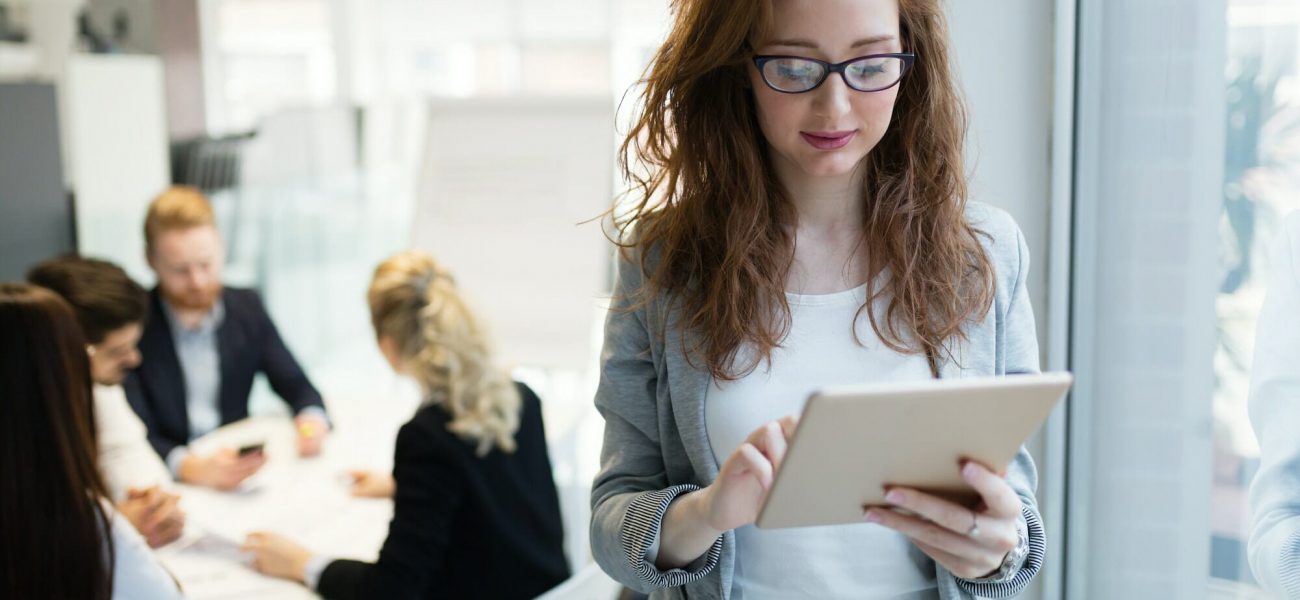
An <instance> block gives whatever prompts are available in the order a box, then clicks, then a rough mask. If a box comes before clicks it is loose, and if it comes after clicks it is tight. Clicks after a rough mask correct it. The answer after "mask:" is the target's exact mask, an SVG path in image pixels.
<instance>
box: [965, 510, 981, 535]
mask: <svg viewBox="0 0 1300 600" xmlns="http://www.w3.org/2000/svg"><path fill="white" fill-rule="evenodd" d="M979 534H980V517H979V515H978V514H976V513H975V511H973V510H972V511H970V529H967V530H966V537H970V538H973V537H975V536H977V535H979Z"/></svg>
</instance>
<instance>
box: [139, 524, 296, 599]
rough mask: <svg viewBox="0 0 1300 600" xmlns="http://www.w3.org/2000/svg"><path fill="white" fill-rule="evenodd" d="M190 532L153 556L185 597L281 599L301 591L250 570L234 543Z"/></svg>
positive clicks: (247, 559)
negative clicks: (179, 585) (169, 573)
mask: <svg viewBox="0 0 1300 600" xmlns="http://www.w3.org/2000/svg"><path fill="white" fill-rule="evenodd" d="M194 529H197V528H194V527H192V528H191V531H190V532H187V533H186V535H185V537H183V538H181V539H180V540H177V541H176V542H173V543H172V544H169V545H168V546H166V547H164V548H161V549H160V550H159V551H158V553H157V554H158V558H159V560H161V561H162V563H163V565H164V566H165V567H167V570H168V571H170V572H171V574H172V576H174V577H175V578H176V579H177V580H178V581H183V582H184V590H183V591H184V592H185V596H186V597H187V598H195V599H200V600H213V599H219V598H282V597H285V595H286V594H287V595H290V597H292V595H293V594H298V595H301V594H303V593H304V592H305V590H303V589H302V586H300V585H298V584H296V583H293V582H289V581H285V580H281V579H273V578H270V577H266V576H263V575H261V574H259V573H257V572H256V571H254V570H253V569H252V568H251V567H250V566H249V560H250V558H249V556H248V555H247V554H245V553H243V552H240V550H239V544H238V543H237V542H235V541H234V540H231V539H229V538H226V537H224V536H221V535H218V534H213V533H211V532H197V531H193V530H194Z"/></svg>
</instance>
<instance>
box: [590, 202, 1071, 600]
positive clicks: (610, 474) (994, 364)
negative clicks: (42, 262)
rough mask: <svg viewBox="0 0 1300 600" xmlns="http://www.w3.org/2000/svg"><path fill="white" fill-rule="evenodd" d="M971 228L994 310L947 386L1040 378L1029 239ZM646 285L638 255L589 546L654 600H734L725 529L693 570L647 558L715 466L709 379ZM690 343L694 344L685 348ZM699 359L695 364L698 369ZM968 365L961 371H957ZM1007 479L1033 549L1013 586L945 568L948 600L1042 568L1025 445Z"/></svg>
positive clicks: (610, 387)
mask: <svg viewBox="0 0 1300 600" xmlns="http://www.w3.org/2000/svg"><path fill="white" fill-rule="evenodd" d="M966 218H967V220H968V221H969V222H970V223H971V224H972V225H974V226H975V227H976V228H978V229H980V230H981V231H983V232H985V233H987V234H988V237H987V238H986V237H984V236H981V241H982V243H983V244H984V248H985V250H986V251H987V252H988V254H989V257H990V258H991V259H992V262H993V264H994V266H995V269H996V272H997V291H996V299H995V300H994V303H993V307H992V309H991V310H990V311H989V313H988V314H987V315H986V316H985V317H984V319H983V320H982V321H980V322H979V323H977V324H973V325H972V326H971V327H970V328H969V329H968V331H967V334H968V340H967V342H966V343H964V344H961V345H959V346H958V347H957V348H956V352H955V354H956V356H957V361H956V362H952V361H948V362H945V364H943V366H942V368H941V374H942V376H943V377H944V378H955V377H965V376H981V375H1007V374H1014V373H1036V372H1038V342H1037V338H1036V336H1035V326H1034V315H1033V309H1032V308H1031V307H1030V305H1029V295H1028V292H1027V291H1026V290H1025V278H1026V276H1027V274H1028V269H1029V254H1028V251H1027V248H1026V246H1025V239H1024V236H1023V235H1022V234H1021V232H1020V228H1019V227H1018V226H1017V225H1016V223H1015V221H1014V220H1013V219H1012V218H1011V216H1010V215H1008V214H1007V213H1006V212H1004V211H1002V210H999V209H996V208H993V207H990V206H987V205H983V204H978V203H973V202H972V203H970V204H969V207H968V208H967V210H966ZM641 285H642V275H641V272H640V269H639V267H638V265H637V264H636V262H635V257H633V259H632V261H630V262H629V261H620V264H619V275H618V278H617V282H616V284H615V289H614V299H613V304H612V307H611V309H610V311H609V314H608V315H607V317H606V320H605V345H604V349H603V350H602V352H601V372H600V385H599V387H598V388H597V390H596V408H597V409H598V410H599V411H600V413H601V415H602V416H603V417H604V418H605V441H604V447H603V448H602V450H601V467H600V472H599V473H597V475H596V479H595V481H594V483H593V484H592V491H591V512H592V516H591V548H592V553H593V554H594V555H595V558H596V562H597V563H599V564H600V566H601V568H602V569H604V570H605V572H606V573H608V574H609V575H610V576H611V577H613V578H614V579H616V580H618V581H619V582H621V583H623V584H624V585H627V586H628V587H631V588H633V589H635V590H638V591H641V592H645V593H649V594H651V595H652V597H654V598H660V599H662V598H686V597H690V598H711V599H726V598H728V597H729V596H730V592H731V580H732V570H733V566H734V562H735V553H736V547H735V539H734V535H733V534H732V533H731V532H727V533H726V534H724V535H723V536H722V537H721V538H719V539H718V541H717V542H715V543H714V545H713V547H712V548H711V549H710V550H709V551H708V553H706V554H705V556H704V557H702V558H701V559H700V560H698V561H696V562H695V563H694V564H691V565H688V566H687V567H686V568H684V569H672V570H669V571H661V570H659V569H657V568H655V566H654V565H653V564H651V563H649V562H647V561H646V560H645V556H646V553H647V551H648V550H649V548H650V546H651V544H652V543H653V542H654V540H656V539H658V537H659V529H660V527H661V526H662V524H663V517H664V513H665V512H667V510H668V504H669V503H670V502H672V500H673V499H674V498H676V497H677V496H679V495H681V494H684V493H687V492H690V491H693V490H696V489H700V488H701V487H703V486H706V485H708V484H709V483H710V482H712V481H713V479H714V478H715V477H717V475H718V468H719V465H718V464H717V461H716V460H714V458H713V452H712V451H711V450H710V446H709V440H708V433H707V431H706V429H705V422H704V395H705V389H706V387H707V386H708V384H709V382H710V377H709V375H708V373H707V372H706V371H701V370H699V369H697V368H694V367H692V366H691V365H690V364H688V363H687V360H686V357H685V356H684V355H683V352H682V348H683V345H682V342H683V338H682V336H683V335H686V336H690V335H691V333H690V332H686V333H683V332H681V331H680V330H679V329H678V328H677V327H676V326H675V324H676V321H675V319H676V315H675V313H674V307H673V306H671V302H669V301H668V300H669V299H665V298H658V299H656V300H655V301H653V302H651V303H649V304H647V305H645V306H643V307H640V308H638V309H637V310H628V309H629V307H630V306H631V303H630V301H629V300H628V298H629V297H630V296H631V295H632V294H634V293H635V291H636V290H637V289H639V288H640V286H641ZM685 341H686V342H687V343H688V344H690V343H691V342H692V341H693V340H692V339H690V338H689V337H688V338H687V339H686V340H685ZM697 362H698V361H697ZM957 363H960V364H957ZM1007 481H1008V483H1010V484H1011V487H1012V488H1014V489H1015V490H1016V492H1017V493H1018V494H1019V496H1020V500H1021V502H1022V503H1023V504H1024V511H1023V514H1024V519H1025V524H1026V526H1027V529H1028V532H1029V547H1030V553H1029V557H1028V559H1027V560H1026V561H1025V563H1024V565H1023V566H1022V567H1021V568H1020V569H1019V571H1018V572H1017V573H1015V574H1014V576H1013V577H1011V578H1010V579H1008V580H1006V581H1003V582H1000V583H990V582H978V581H968V580H963V579H959V578H957V577H955V576H954V575H952V574H951V573H949V572H948V571H947V570H946V569H944V568H943V567H942V566H939V565H938V564H936V565H935V574H936V579H937V581H938V586H939V595H940V597H941V598H943V599H944V600H955V599H962V600H967V599H973V598H974V597H976V596H984V597H992V598H1005V597H1009V596H1013V595H1015V594H1017V593H1019V592H1020V591H1021V590H1023V589H1024V587H1025V586H1026V585H1027V584H1028V583H1029V580H1030V579H1032V578H1033V577H1034V575H1035V574H1036V573H1037V572H1038V570H1039V569H1040V568H1041V567H1042V564H1043V554H1044V549H1045V538H1044V536H1043V527H1042V521H1041V519H1040V517H1039V513H1038V503H1037V502H1036V501H1035V498H1034V490H1035V488H1036V487H1037V481H1038V475H1037V472H1036V471H1035V469H1034V463H1033V460H1032V459H1031V458H1030V457H1029V453H1028V452H1026V451H1025V450H1024V449H1023V448H1021V450H1020V453H1019V455H1018V456H1017V457H1016V460H1015V462H1013V463H1012V464H1011V466H1010V468H1009V470H1008V473H1007Z"/></svg>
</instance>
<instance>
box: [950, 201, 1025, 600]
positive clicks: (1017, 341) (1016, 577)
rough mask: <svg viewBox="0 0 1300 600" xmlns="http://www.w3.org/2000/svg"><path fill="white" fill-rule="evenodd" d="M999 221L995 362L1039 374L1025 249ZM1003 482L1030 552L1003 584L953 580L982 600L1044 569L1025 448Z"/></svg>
mask: <svg viewBox="0 0 1300 600" xmlns="http://www.w3.org/2000/svg"><path fill="white" fill-rule="evenodd" d="M1003 218H1004V220H1005V221H1006V222H1007V223H1008V225H1007V230H1005V231H1006V232H1007V233H1006V234H1005V235H1003V236H1001V238H1000V239H998V240H997V241H999V242H1000V241H1001V240H1002V239H1007V240H1009V239H1013V238H1014V239H1015V245H1014V248H1015V250H1014V252H1011V253H1010V254H1011V258H1010V260H1008V261H1007V262H1008V263H1009V264H1010V265H1011V267H1010V268H1009V269H1007V271H1008V272H1009V273H1014V274H1015V277H1014V279H1013V280H1011V282H1010V283H1009V285H1007V284H1003V285H1007V287H1009V288H1010V294H1009V300H1008V301H1007V303H1006V308H1005V309H1003V314H1002V315H1000V316H999V317H1000V324H999V325H998V332H997V333H998V341H997V346H998V347H997V352H998V354H999V357H998V362H999V363H1000V364H1001V365H1002V366H1003V369H1002V370H1003V372H1002V373H999V374H1000V375H1021V374H1030V373H1038V372H1039V364H1038V331H1037V327H1036V325H1035V324H1034V309H1033V307H1032V306H1030V303H1029V290H1028V289H1027V288H1026V285H1025V282H1026V281H1027V279H1028V277H1029V246H1028V244H1026V243H1025V236H1024V234H1023V233H1021V231H1020V227H1019V226H1017V225H1016V224H1015V221H1013V220H1012V219H1011V217H1010V216H1009V215H1003ZM999 280H1000V281H1001V280H1002V279H1001V278H999ZM1007 483H1008V484H1009V485H1010V486H1011V488H1012V489H1014V490H1015V491H1016V495H1018V496H1020V503H1021V518H1022V519H1024V524H1025V529H1026V531H1027V532H1028V537H1029V553H1028V555H1027V556H1026V557H1025V561H1024V563H1023V564H1022V565H1021V566H1020V568H1018V569H1016V570H1015V571H1014V572H1012V573H1011V574H1009V575H1008V576H1007V577H1006V578H1004V579H1001V580H997V581H985V580H967V579H960V578H959V579H957V585H959V586H960V587H961V588H962V589H964V590H966V591H967V592H970V593H972V594H975V595H976V596H981V597H984V598H1010V597H1012V596H1015V595H1017V594H1019V593H1021V592H1022V591H1024V589H1025V587H1026V586H1028V585H1029V582H1030V581H1031V580H1033V578H1034V576H1036V575H1037V574H1038V571H1039V570H1041V569H1042V567H1043V559H1044V557H1045V555H1046V552H1047V537H1046V535H1045V533H1044V531H1043V520H1042V516H1041V515H1040V513H1039V511H1038V500H1037V496H1036V492H1037V489H1038V470H1037V469H1036V468H1035V466H1034V459H1033V458H1032V457H1030V455H1029V452H1028V451H1027V450H1025V448H1024V447H1023V446H1022V447H1021V448H1020V452H1018V453H1017V454H1016V458H1015V460H1013V461H1012V463H1011V465H1010V466H1009V467H1008V468H1007Z"/></svg>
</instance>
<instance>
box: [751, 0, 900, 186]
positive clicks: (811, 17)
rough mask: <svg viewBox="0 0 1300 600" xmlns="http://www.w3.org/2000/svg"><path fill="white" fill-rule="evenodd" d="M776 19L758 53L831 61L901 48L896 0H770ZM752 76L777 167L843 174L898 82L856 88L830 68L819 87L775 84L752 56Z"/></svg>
mask: <svg viewBox="0 0 1300 600" xmlns="http://www.w3.org/2000/svg"><path fill="white" fill-rule="evenodd" d="M772 9H773V15H772V16H773V27H772V34H771V36H770V37H769V38H767V39H764V40H758V42H757V45H756V46H755V51H756V54H758V55H783V56H798V57H805V58H816V59H820V60H824V61H826V62H830V63H838V62H841V61H845V60H849V59H852V58H857V57H860V56H866V55H869V54H884V53H893V52H902V51H903V47H902V41H901V36H900V35H899V25H898V0H772ZM749 71H750V83H751V84H752V89H753V90H754V99H755V103H756V105H757V107H758V122H759V126H760V128H761V129H762V131H763V137H765V138H766V139H767V143H768V145H770V146H771V149H772V156H773V159H774V161H775V162H776V163H777V168H778V170H779V171H785V172H792V173H797V172H802V173H803V174H804V175H807V176H814V177H820V176H842V175H845V174H848V173H850V172H851V171H852V170H853V168H854V167H856V166H857V165H858V163H860V162H861V161H862V159H863V158H864V157H865V156H866V155H867V153H868V152H870V151H871V149H872V148H874V147H875V146H876V144H877V143H878V142H879V141H880V139H881V138H882V137H883V136H884V135H885V130H886V129H887V128H888V127H889V121H890V117H891V116H892V114H893V110H894V101H895V100H896V99H897V97H898V86H894V87H891V88H889V89H887V90H882V91H878V92H859V91H856V90H854V89H852V88H850V87H848V86H847V85H846V84H845V83H844V79H843V78H842V77H841V76H840V75H839V74H837V73H832V74H831V75H830V76H829V77H828V78H827V79H826V80H825V81H824V82H822V84H821V85H820V86H818V87H817V88H815V89H813V90H811V91H808V92H802V93H797V94H788V93H783V92H778V91H776V90H774V89H772V88H770V87H768V86H767V84H766V83H764V82H763V78H762V75H761V74H760V73H759V71H758V69H757V68H756V67H754V66H753V65H752V63H751V65H750V67H749Z"/></svg>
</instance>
